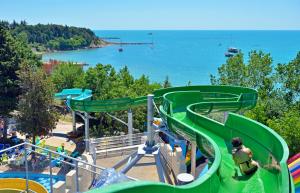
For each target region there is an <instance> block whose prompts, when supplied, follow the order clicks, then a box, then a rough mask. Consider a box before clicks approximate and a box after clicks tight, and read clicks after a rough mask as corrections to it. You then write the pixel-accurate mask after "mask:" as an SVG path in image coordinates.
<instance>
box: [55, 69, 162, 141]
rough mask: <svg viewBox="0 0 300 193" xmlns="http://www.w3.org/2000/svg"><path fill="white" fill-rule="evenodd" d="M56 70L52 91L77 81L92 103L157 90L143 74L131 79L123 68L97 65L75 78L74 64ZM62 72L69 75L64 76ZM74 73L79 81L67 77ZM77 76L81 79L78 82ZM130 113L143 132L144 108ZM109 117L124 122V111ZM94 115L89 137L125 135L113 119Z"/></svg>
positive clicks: (69, 85)
mask: <svg viewBox="0 0 300 193" xmlns="http://www.w3.org/2000/svg"><path fill="white" fill-rule="evenodd" d="M60 68H61V69H60V70H59V68H58V69H55V71H54V73H53V74H52V80H53V82H54V83H55V86H56V88H61V89H63V88H72V87H76V85H77V87H79V86H78V84H77V83H78V82H80V84H81V87H82V88H88V89H91V90H93V99H94V100H105V99H113V98H121V97H132V98H135V97H139V96H145V95H147V94H149V93H152V92H153V90H155V89H158V88H160V87H161V85H160V84H158V83H150V81H149V78H148V77H146V76H144V75H142V76H141V77H139V78H137V79H135V78H134V77H133V76H132V75H131V74H130V72H129V70H128V68H127V67H124V68H122V69H120V70H119V71H118V72H117V71H116V70H115V69H114V68H113V67H112V66H111V65H102V64H97V65H96V66H95V67H91V68H89V69H88V70H87V71H86V72H83V74H82V75H78V72H77V74H76V72H75V70H74V65H70V64H69V65H64V66H63V67H60ZM58 70H59V71H58ZM65 72H72V73H68V74H69V75H64V73H65ZM80 73H82V72H80ZM75 74H76V76H78V77H79V80H74V79H72V77H71V76H73V78H74V77H76V76H75ZM58 77H59V78H58ZM80 77H83V78H82V79H80ZM70 79H71V80H70ZM55 80H59V81H55ZM61 80H63V81H61ZM67 81H71V82H72V83H70V84H66V82H67ZM74 82H75V83H74ZM132 111H133V119H134V120H133V124H134V125H133V126H134V128H136V129H138V130H140V131H143V130H144V129H145V124H144V123H145V120H146V107H135V108H134V109H132ZM111 114H114V115H115V116H117V117H119V118H121V119H122V120H124V121H125V122H127V112H126V111H122V112H114V113H111ZM94 116H96V117H97V120H90V125H91V134H92V135H94V136H98V137H99V136H104V135H105V136H109V135H118V134H120V133H126V132H127V127H126V126H124V125H122V124H121V123H119V122H117V121H115V120H113V119H112V118H111V117H109V116H108V115H107V114H105V113H96V114H95V115H94Z"/></svg>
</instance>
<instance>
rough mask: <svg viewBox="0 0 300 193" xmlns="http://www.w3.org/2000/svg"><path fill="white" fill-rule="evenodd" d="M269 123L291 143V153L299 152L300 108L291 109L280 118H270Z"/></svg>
mask: <svg viewBox="0 0 300 193" xmlns="http://www.w3.org/2000/svg"><path fill="white" fill-rule="evenodd" d="M268 125H269V126H270V127H271V128H273V129H274V130H275V131H277V132H278V133H280V135H281V136H282V137H283V138H284V139H285V141H286V142H287V143H288V144H289V149H290V154H291V155H294V154H296V153H298V152H299V147H300V140H299V139H300V132H299V131H300V129H299V128H300V113H299V109H289V110H288V111H285V112H284V113H283V115H282V116H281V117H279V118H278V119H269V120H268Z"/></svg>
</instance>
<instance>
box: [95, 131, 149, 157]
mask: <svg viewBox="0 0 300 193" xmlns="http://www.w3.org/2000/svg"><path fill="white" fill-rule="evenodd" d="M143 136H145V133H136V134H131V135H120V136H112V137H102V138H97V139H91V140H90V147H92V148H95V150H90V152H94V151H95V152H96V156H97V157H108V156H114V155H126V154H128V153H131V152H132V151H134V150H136V149H137V147H138V145H141V144H142V142H143V139H142V137H143Z"/></svg>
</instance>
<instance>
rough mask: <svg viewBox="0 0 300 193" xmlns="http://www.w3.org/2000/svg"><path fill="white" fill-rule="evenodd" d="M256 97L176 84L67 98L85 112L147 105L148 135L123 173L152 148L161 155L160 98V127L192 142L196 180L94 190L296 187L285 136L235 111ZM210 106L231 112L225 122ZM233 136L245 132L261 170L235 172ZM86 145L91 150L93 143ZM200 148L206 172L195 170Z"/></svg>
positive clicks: (236, 90)
mask: <svg viewBox="0 0 300 193" xmlns="http://www.w3.org/2000/svg"><path fill="white" fill-rule="evenodd" d="M256 101H257V92H256V91H255V90H253V89H249V88H243V87H235V86H188V87H173V88H166V89H160V90H156V91H154V92H153V95H148V96H147V97H146V96H145V97H139V98H136V99H131V98H121V99H112V100H103V101H98V100H90V98H89V99H88V100H76V99H73V98H71V99H69V102H67V104H69V105H70V108H71V109H72V111H76V112H82V113H84V115H85V117H88V116H89V115H88V114H89V113H92V112H112V111H120V110H128V109H131V108H132V107H134V106H140V105H146V104H147V105H148V115H147V118H148V120H147V131H148V132H147V141H146V143H145V144H143V145H142V146H141V147H140V148H139V151H138V152H137V153H135V154H134V155H131V156H130V157H129V158H128V159H126V160H127V161H128V160H130V161H129V162H127V164H126V165H125V167H124V168H123V169H121V170H120V172H121V173H124V174H126V172H127V171H128V170H129V169H130V168H131V167H132V166H133V165H134V164H135V163H136V162H138V160H139V158H140V157H141V156H142V155H143V154H147V153H149V154H152V153H153V152H154V149H155V150H157V152H156V153H157V154H158V156H157V157H159V156H160V154H159V147H158V146H156V143H155V142H154V141H153V139H154V137H153V135H154V133H155V130H154V124H153V109H156V105H155V104H156V103H160V104H161V106H160V107H159V109H157V110H158V113H159V114H160V116H161V119H162V122H163V124H164V126H165V128H166V130H167V131H166V130H159V131H160V132H163V133H164V134H166V135H168V136H169V137H171V138H173V139H174V140H175V141H176V140H177V139H178V140H181V139H185V140H187V141H189V142H190V143H191V145H192V150H191V174H192V175H193V177H194V180H193V182H191V183H189V184H187V185H182V186H172V185H168V184H166V183H157V182H147V181H137V182H129V183H128V182H126V183H122V184H115V185H112V186H109V187H105V188H98V189H93V190H91V191H89V192H90V193H98V192H141V191H143V192H158V191H162V192H211V193H213V192H220V193H223V192H224V193H225V192H245V193H247V192H251V193H253V192H284V193H288V192H294V188H293V184H292V178H291V175H290V173H289V170H288V167H287V163H286V161H287V159H288V147H287V145H286V143H285V142H284V140H283V139H282V138H281V137H280V136H279V135H278V134H277V133H275V132H274V131H273V130H271V129H270V128H268V127H266V126H264V125H262V124H260V123H258V122H256V121H253V120H251V119H249V118H246V117H244V116H242V115H239V114H236V113H234V112H238V111H240V110H245V109H250V108H253V107H254V106H255V105H256ZM211 112H230V113H229V114H226V115H227V117H226V121H225V123H219V122H217V121H215V120H213V119H211V118H209V117H208V116H207V115H209V114H210V113H211ZM85 123H88V121H85ZM158 129H159V128H158ZM87 130H88V128H87ZM87 130H86V131H85V133H86V140H88V135H87V134H88V131H87ZM233 137H241V138H242V139H243V141H244V143H245V145H246V146H247V147H250V148H251V149H252V151H253V154H254V159H255V160H257V161H258V162H259V164H260V167H259V169H258V171H257V172H256V173H255V174H253V175H252V176H248V177H245V176H242V175H241V174H240V173H236V171H238V169H237V167H236V166H235V164H234V162H233V160H232V156H231V149H232V147H231V145H230V140H231V139H232V138H233ZM86 148H87V150H88V145H86ZM196 149H199V150H200V151H201V153H202V154H203V155H204V156H205V157H206V158H208V160H209V162H208V170H207V172H205V173H204V174H202V175H201V176H195V167H196ZM141 152H142V153H141ZM145 152H146V153H145ZM156 161H157V162H158V163H156V164H157V170H158V174H159V178H160V181H161V182H164V181H165V180H164V179H165V178H167V177H166V175H165V173H164V169H163V168H161V167H160V165H162V164H160V163H159V162H160V161H161V160H160V159H156ZM124 162H125V161H124ZM125 163H126V162H125Z"/></svg>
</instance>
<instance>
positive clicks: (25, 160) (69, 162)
mask: <svg viewBox="0 0 300 193" xmlns="http://www.w3.org/2000/svg"><path fill="white" fill-rule="evenodd" d="M0 155H1V166H0V167H1V170H2V173H1V174H0V176H2V177H0V178H23V179H25V183H26V185H25V186H24V184H20V187H25V190H23V191H26V192H42V189H43V188H44V189H46V190H45V191H46V192H50V193H54V192H57V191H59V190H58V189H61V188H63V189H65V190H64V191H69V192H76V193H79V192H85V191H88V190H89V189H90V187H91V186H92V184H93V183H94V182H95V179H97V178H98V176H99V175H100V173H101V171H103V170H104V169H105V168H104V167H101V166H97V165H95V164H93V160H92V158H90V156H89V155H86V154H83V155H81V156H80V157H77V158H74V157H71V156H69V155H67V154H66V153H64V152H61V153H58V152H55V151H52V150H50V149H48V148H45V147H40V146H37V145H33V144H30V143H26V142H25V143H21V144H18V145H15V146H12V147H10V148H7V149H3V150H1V151H0ZM128 178H129V179H131V180H136V179H134V178H131V177H128ZM31 180H33V181H37V182H39V183H40V184H42V185H43V187H37V186H36V185H33V184H32V183H31ZM22 182H23V183H24V180H23V181H22ZM20 183H21V182H20ZM55 184H56V185H55ZM54 187H55V190H54ZM37 189H38V190H37Z"/></svg>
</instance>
